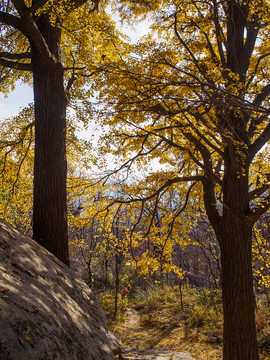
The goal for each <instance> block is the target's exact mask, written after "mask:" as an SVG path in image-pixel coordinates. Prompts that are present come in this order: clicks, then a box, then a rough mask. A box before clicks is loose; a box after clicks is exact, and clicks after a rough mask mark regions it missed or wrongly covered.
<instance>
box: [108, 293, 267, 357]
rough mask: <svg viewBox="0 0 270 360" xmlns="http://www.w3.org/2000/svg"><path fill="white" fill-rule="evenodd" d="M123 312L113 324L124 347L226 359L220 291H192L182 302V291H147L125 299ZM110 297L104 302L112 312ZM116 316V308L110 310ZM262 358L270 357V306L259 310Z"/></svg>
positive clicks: (112, 326)
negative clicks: (223, 352) (223, 353)
mask: <svg viewBox="0 0 270 360" xmlns="http://www.w3.org/2000/svg"><path fill="white" fill-rule="evenodd" d="M121 301H122V303H121V302H120V303H119V315H118V317H117V318H116V319H112V318H110V316H109V328H110V330H111V331H112V332H113V333H115V334H116V335H117V336H118V337H119V338H120V339H121V341H122V343H123V346H124V347H131V348H138V349H151V350H160V351H176V352H188V353H190V354H191V355H192V356H193V357H194V358H195V359H200V360H220V359H222V327H223V320H222V303H221V296H220V293H219V292H217V291H215V292H211V291H209V290H205V289H202V290H199V291H198V290H189V291H188V292H186V293H185V295H184V296H183V301H182V304H181V303H180V300H179V291H178V292H177V289H172V288H170V289H169V288H165V289H159V290H158V291H157V290H155V291H151V290H150V291H147V292H146V293H144V294H142V293H141V294H140V296H136V297H133V298H130V299H127V298H122V300H121ZM109 302H110V301H109V297H108V296H107V297H106V300H105V301H104V298H103V300H102V303H103V306H104V305H105V306H104V307H105V311H106V312H107V315H108V314H109V311H110V310H109V307H108V305H109ZM110 314H111V311H110ZM257 328H258V338H259V345H260V359H261V360H269V359H270V309H269V307H267V306H262V305H261V302H260V306H258V308H257Z"/></svg>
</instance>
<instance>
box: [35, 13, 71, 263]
mask: <svg viewBox="0 0 270 360" xmlns="http://www.w3.org/2000/svg"><path fill="white" fill-rule="evenodd" d="M37 25H38V28H39V30H40V32H41V34H42V36H43V38H44V40H45V41H46V44H47V46H48V48H49V50H50V53H51V55H50V56H47V58H46V56H45V55H44V54H43V53H42V52H41V51H40V49H38V48H37V47H36V46H35V45H34V44H31V51H32V69H33V84H34V101H35V160H34V210H33V238H34V239H35V240H36V241H37V242H39V243H40V244H41V245H43V246H44V247H46V248H47V249H48V250H49V251H51V252H52V253H53V254H54V255H55V256H57V257H58V258H59V259H60V260H61V261H63V262H64V263H65V264H67V265H69V254H68V230H67V199H66V177H67V162H66V108H67V99H66V95H65V90H64V79H63V72H64V71H63V66H62V64H61V60H60V40H61V29H60V28H58V27H56V26H52V25H51V24H50V19H49V16H48V14H44V15H42V16H41V18H40V19H39V20H38V21H37Z"/></svg>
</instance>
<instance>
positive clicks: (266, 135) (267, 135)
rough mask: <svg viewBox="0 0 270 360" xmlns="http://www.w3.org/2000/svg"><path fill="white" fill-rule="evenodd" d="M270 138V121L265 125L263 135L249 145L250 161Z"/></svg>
mask: <svg viewBox="0 0 270 360" xmlns="http://www.w3.org/2000/svg"><path fill="white" fill-rule="evenodd" d="M269 139H270V123H268V125H267V126H266V127H265V129H264V131H263V132H262V133H261V135H260V136H259V137H258V138H257V139H256V140H255V141H254V142H253V144H251V145H250V146H249V157H248V161H249V163H251V161H252V160H253V158H254V156H255V155H256V154H257V152H258V151H259V150H261V148H262V147H263V146H264V145H265V144H266V143H267V142H268V141H269Z"/></svg>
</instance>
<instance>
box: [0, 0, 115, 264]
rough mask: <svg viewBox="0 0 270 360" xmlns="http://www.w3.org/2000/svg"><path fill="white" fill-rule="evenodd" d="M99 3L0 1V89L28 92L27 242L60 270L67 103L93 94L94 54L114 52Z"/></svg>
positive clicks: (64, 248)
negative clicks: (30, 188) (29, 86)
mask: <svg viewBox="0 0 270 360" xmlns="http://www.w3.org/2000/svg"><path fill="white" fill-rule="evenodd" d="M101 3H102V5H104V6H105V5H106V1H100V0H94V1H90V0H89V1H87V0H82V1H81V0H64V1H52V0H33V1H28V0H26V1H24V0H12V1H5V0H4V1H2V2H1V5H0V66H1V69H0V71H1V81H0V88H1V91H3V92H8V91H9V90H10V89H13V88H14V85H15V82H16V81H17V80H19V79H21V80H23V81H25V82H28V83H33V89H34V114H35V150H34V151H35V155H34V156H35V160H34V208H33V238H34V239H35V240H36V241H38V242H39V243H41V244H42V245H43V246H45V247H46V248H47V249H48V250H50V251H51V252H52V253H54V254H55V255H56V256H57V257H58V258H59V259H60V260H62V261H63V262H64V263H66V264H68V263H69V256H68V231H67V201H66V176H67V164H66V110H67V105H68V102H69V101H70V100H74V96H75V95H76V96H77V100H78V98H79V99H80V96H83V94H84V93H87V94H88V96H89V94H91V93H92V92H93V88H92V86H91V74H92V73H93V72H94V71H95V69H96V68H97V66H98V64H99V62H100V61H102V54H103V53H104V52H106V56H107V57H108V58H109V57H110V53H111V51H112V49H114V50H115V49H117V46H118V45H117V44H118V40H117V35H116V31H115V27H114V25H113V23H112V22H111V21H110V18H109V16H108V15H106V13H105V11H104V8H103V7H102V6H101ZM98 10H99V13H97V12H98ZM75 84H76V86H74V85H75ZM72 87H74V91H73V89H72ZM79 89H81V91H80V90H79ZM72 92H73V94H72ZM72 95H73V96H72Z"/></svg>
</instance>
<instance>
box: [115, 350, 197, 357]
mask: <svg viewBox="0 0 270 360" xmlns="http://www.w3.org/2000/svg"><path fill="white" fill-rule="evenodd" d="M120 359H121V360H194V358H193V357H192V356H191V354H189V353H182V352H175V351H160V350H143V349H128V348H123V349H122V353H121V356H120Z"/></svg>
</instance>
